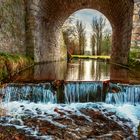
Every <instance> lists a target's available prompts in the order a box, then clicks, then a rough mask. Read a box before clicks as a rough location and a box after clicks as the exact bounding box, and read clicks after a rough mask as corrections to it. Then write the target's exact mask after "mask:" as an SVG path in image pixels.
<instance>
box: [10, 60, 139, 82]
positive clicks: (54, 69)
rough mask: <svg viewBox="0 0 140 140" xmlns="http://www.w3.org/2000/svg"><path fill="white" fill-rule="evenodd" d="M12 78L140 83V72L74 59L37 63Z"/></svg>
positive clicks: (102, 62) (16, 79) (34, 80)
mask: <svg viewBox="0 0 140 140" xmlns="http://www.w3.org/2000/svg"><path fill="white" fill-rule="evenodd" d="M12 80H14V81H18V82H20V81H22V82H36V81H37V82H39V81H49V80H50V81H52V80H66V81H103V80H111V81H117V82H125V83H140V72H139V71H137V72H135V71H130V70H128V69H125V68H122V67H119V66H115V65H111V64H109V63H108V62H106V61H99V60H93V59H85V60H84V59H76V60H75V59H73V60H71V61H70V62H68V63H67V61H60V62H50V63H46V64H40V65H35V66H34V67H32V68H30V69H28V70H26V71H24V72H22V73H21V74H20V75H18V76H16V77H13V79H12Z"/></svg>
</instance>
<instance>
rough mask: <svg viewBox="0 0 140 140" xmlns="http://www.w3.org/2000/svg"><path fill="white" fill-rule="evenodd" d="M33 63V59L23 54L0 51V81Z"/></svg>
mask: <svg viewBox="0 0 140 140" xmlns="http://www.w3.org/2000/svg"><path fill="white" fill-rule="evenodd" d="M32 64H33V60H32V59H31V58H29V57H26V56H23V55H12V54H8V53H0V81H2V80H3V79H5V78H8V77H10V76H13V75H14V74H16V73H18V72H19V71H20V70H22V69H24V68H25V67H28V66H29V65H32Z"/></svg>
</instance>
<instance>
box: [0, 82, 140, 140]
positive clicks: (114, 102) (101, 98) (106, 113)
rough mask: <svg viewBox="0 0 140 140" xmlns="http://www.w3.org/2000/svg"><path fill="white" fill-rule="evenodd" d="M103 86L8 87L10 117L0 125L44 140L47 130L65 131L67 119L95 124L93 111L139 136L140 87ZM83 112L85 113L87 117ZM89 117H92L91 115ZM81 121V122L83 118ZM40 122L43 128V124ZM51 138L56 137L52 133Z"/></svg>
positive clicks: (46, 85)
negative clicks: (12, 127) (126, 126)
mask: <svg viewBox="0 0 140 140" xmlns="http://www.w3.org/2000/svg"><path fill="white" fill-rule="evenodd" d="M104 86H105V85H104V83H103V82H67V83H64V84H63V85H60V87H54V86H53V85H52V84H51V83H41V84H15V83H13V84H8V85H7V86H6V87H5V88H3V89H2V91H1V93H3V95H4V98H3V104H4V107H5V108H6V109H7V111H8V117H7V118H6V119H5V118H0V125H2V126H3V125H6V126H7V125H8V126H9V124H10V125H14V126H16V127H17V129H19V128H21V127H22V129H25V132H24V133H26V131H27V130H29V131H30V135H35V137H37V136H38V137H39V139H42V138H40V136H44V135H45V136H46V135H47V136H48V135H49V134H50V133H51V131H52V130H51V131H49V132H48V133H47V132H46V131H48V130H46V131H44V130H42V128H45V129H46V128H48V125H49V126H50V128H51V129H52V126H54V127H55V128H56V127H57V129H58V130H59V129H64V130H66V128H67V127H68V125H67V124H66V125H65V124H64V125H63V123H62V122H63V121H62V120H61V119H68V120H67V121H68V122H71V121H70V120H72V123H73V122H76V121H75V120H74V119H75V116H76V117H77V116H78V117H79V116H82V117H84V118H85V119H86V121H89V124H91V123H92V120H91V118H90V117H89V116H87V115H86V113H88V111H89V112H90V111H93V110H94V111H95V115H98V113H99V112H98V111H100V112H101V114H103V117H107V118H109V122H110V121H111V120H113V121H115V122H117V123H119V125H120V126H122V127H123V124H124V123H125V122H123V121H126V122H127V123H128V125H129V126H130V127H131V128H134V132H136V131H137V130H136V128H137V126H138V124H139V121H140V115H139V112H140V106H139V104H140V86H139V85H132V86H131V85H121V84H110V85H109V87H104ZM104 89H108V90H104ZM107 91H108V92H107ZM60 96H62V97H60ZM59 100H61V101H59ZM62 101H63V102H62ZM93 102H95V103H93ZM58 103H60V104H58ZM61 103H63V104H61ZM134 105H135V106H134ZM81 110H82V111H85V110H86V111H85V114H83V112H82V111H81ZM80 111H81V112H80ZM96 112H97V113H96ZM89 114H90V115H92V113H89ZM110 114H112V116H110ZM114 114H115V115H114ZM11 116H12V117H11ZM73 117H74V118H73ZM92 117H93V116H92ZM115 117H116V118H115ZM99 118H102V117H99ZM57 119H58V120H57ZM78 120H79V121H81V120H80V118H78ZM94 120H95V119H94ZM105 120H106V119H105ZM118 120H119V121H118ZM41 121H42V124H40V123H41ZM38 122H40V123H38ZM64 122H65V120H64ZM101 122H102V121H101ZM101 122H99V123H101ZM45 123H46V126H45V127H44V124H45ZM95 124H96V122H93V126H94V125H95ZM32 125H33V126H32ZM40 125H41V126H40ZM74 125H75V124H74ZM101 125H102V124H101ZM39 126H40V128H38V127H39ZM99 126H100V124H99ZM74 127H75V126H74ZM33 128H35V132H34V130H33ZM82 129H83V128H82ZM124 129H125V128H124ZM54 130H55V129H54ZM69 130H70V129H69ZM42 131H43V132H42ZM81 131H82V130H81ZM27 133H29V132H27ZM51 134H52V135H53V132H52V133H51ZM27 135H28V134H27ZM43 140H46V139H43Z"/></svg>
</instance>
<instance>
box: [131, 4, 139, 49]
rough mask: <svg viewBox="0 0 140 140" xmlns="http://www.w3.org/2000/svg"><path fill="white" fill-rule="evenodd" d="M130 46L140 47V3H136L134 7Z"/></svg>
mask: <svg viewBox="0 0 140 140" xmlns="http://www.w3.org/2000/svg"><path fill="white" fill-rule="evenodd" d="M131 45H132V46H134V47H135V46H138V47H140V2H138V1H136V2H135V5H134V16H133V31H132V42H131Z"/></svg>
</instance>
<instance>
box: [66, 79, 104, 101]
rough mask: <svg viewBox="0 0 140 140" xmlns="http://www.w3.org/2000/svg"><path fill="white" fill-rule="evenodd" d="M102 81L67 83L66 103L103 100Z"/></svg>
mask: <svg viewBox="0 0 140 140" xmlns="http://www.w3.org/2000/svg"><path fill="white" fill-rule="evenodd" d="M102 89H103V85H102V82H71V83H67V84H66V85H65V89H64V90H65V91H64V92H65V103H75V102H94V101H102V100H103V97H102Z"/></svg>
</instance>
